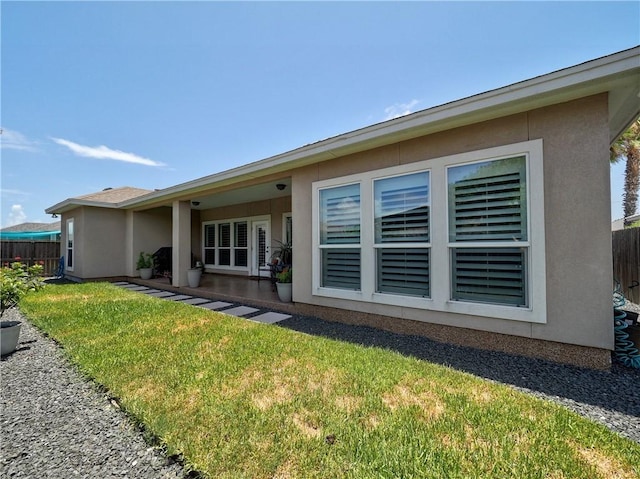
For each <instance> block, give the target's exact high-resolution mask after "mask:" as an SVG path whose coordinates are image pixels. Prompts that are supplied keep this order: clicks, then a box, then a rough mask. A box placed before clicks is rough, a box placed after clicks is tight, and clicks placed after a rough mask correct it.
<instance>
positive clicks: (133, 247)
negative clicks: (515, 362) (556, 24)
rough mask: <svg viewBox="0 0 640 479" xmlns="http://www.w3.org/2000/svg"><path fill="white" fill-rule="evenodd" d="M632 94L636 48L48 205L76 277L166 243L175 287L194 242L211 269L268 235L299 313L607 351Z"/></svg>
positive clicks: (553, 353)
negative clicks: (244, 160)
mask: <svg viewBox="0 0 640 479" xmlns="http://www.w3.org/2000/svg"><path fill="white" fill-rule="evenodd" d="M639 94H640V47H636V48H634V49H631V50H626V51H623V52H620V53H617V54H614V55H610V56H607V57H603V58H600V59H596V60H593V61H591V62H587V63H584V64H580V65H577V66H574V67H571V68H568V69H565V70H560V71H557V72H553V73H550V74H548V75H544V76H541V77H537V78H533V79H531V80H527V81H524V82H521V83H518V84H514V85H510V86H507V87H504V88H501V89H498V90H494V91H490V92H487V93H483V94H479V95H476V96H473V97H470V98H465V99H462V100H459V101H456V102H452V103H448V104H445V105H441V106H438V107H434V108H431V109H427V110H423V111H420V112H417V113H414V114H411V115H407V116H405V117H402V118H398V119H395V120H391V121H388V122H384V123H380V124H376V125H372V126H370V127H366V128H363V129H360V130H356V131H353V132H349V133H345V134H343V135H339V136H336V137H333V138H329V139H327V140H323V141H320V142H317V143H314V144H311V145H307V146H304V147H302V148H299V149H296V150H293V151H290V152H286V153H283V154H281V155H277V156H275V157H271V158H267V159H265V160H261V161H258V162H255V163H250V164H248V165H245V166H243V167H240V168H235V169H233V170H229V171H225V172H221V173H216V174H213V175H211V176H207V177H204V178H199V179H196V180H193V181H191V182H187V183H184V184H180V185H176V186H173V187H169V188H166V189H163V190H158V191H152V192H147V191H144V190H136V189H132V188H122V189H116V190H115V191H112V190H109V191H107V192H99V193H96V194H95V195H88V196H90V198H87V197H81V198H70V199H67V200H64V201H62V202H61V203H58V204H56V205H54V206H52V207H50V208H49V209H47V212H48V213H57V214H61V215H62V225H63V226H62V232H63V242H62V244H63V251H62V254H63V255H66V256H67V257H69V255H72V257H73V261H72V265H71V266H70V267H68V268H67V275H69V276H71V277H74V278H76V279H80V280H89V279H95V278H108V277H122V276H124V277H135V276H136V270H135V261H136V258H137V255H138V253H139V252H140V251H148V252H153V251H155V250H156V249H158V248H160V247H163V246H168V245H169V246H172V251H173V253H172V254H173V257H172V269H173V272H174V273H173V276H172V281H173V285H174V286H178V287H180V286H185V285H186V283H187V281H186V271H187V269H188V268H189V267H191V265H192V261H193V259H194V257H197V258H198V259H200V260H202V261H203V262H204V263H205V267H206V270H207V271H208V272H211V273H214V274H221V273H224V274H236V275H243V276H254V275H256V274H259V271H258V266H259V265H260V264H261V263H262V262H264V261H265V259H268V256H269V249H268V248H269V246H270V245H273V244H275V241H276V240H278V241H288V240H291V241H292V243H293V252H294V254H293V271H294V284H293V300H294V302H295V308H296V310H297V311H298V312H300V313H304V314H312V315H316V316H319V317H323V318H326V319H330V320H337V321H345V322H355V323H361V324H369V325H372V326H375V327H379V328H385V329H390V330H394V331H398V332H406V333H411V334H418V335H423V336H426V337H431V338H434V339H437V340H442V341H447V342H453V343H457V344H465V345H471V346H476V347H481V348H487V349H499V350H504V351H509V352H513V353H516V354H524V355H528V356H535V357H542V358H547V359H552V360H556V361H561V362H568V363H573V364H578V365H584V366H589V367H597V368H606V367H607V366H608V365H609V362H610V357H611V356H610V351H611V349H613V328H612V311H611V309H612V303H611V295H612V280H613V278H612V260H611V228H610V225H611V216H610V186H609V161H608V158H609V146H610V144H611V143H612V142H613V141H615V139H616V138H617V137H618V136H619V135H620V133H621V132H622V131H624V129H625V128H626V127H627V126H628V125H629V124H630V123H631V122H632V121H633V120H634V119H635V118H637V116H638V115H639V114H640V97H639ZM276 185H279V186H276ZM118 192H120V193H122V194H123V195H125V196H127V197H126V198H124V199H115V198H116V196H117V194H118ZM114 195H115V196H114ZM292 225H293V226H292ZM68 266H69V265H68Z"/></svg>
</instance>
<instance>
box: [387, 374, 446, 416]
mask: <svg viewBox="0 0 640 479" xmlns="http://www.w3.org/2000/svg"><path fill="white" fill-rule="evenodd" d="M424 387H425V383H424V382H417V383H414V384H412V385H409V384H407V383H406V382H403V383H400V384H397V385H396V386H395V387H394V388H393V390H391V391H388V392H386V393H384V394H383V395H382V402H383V403H384V404H385V405H386V406H387V407H388V408H389V409H391V410H392V411H395V410H397V409H398V408H407V407H412V406H415V407H417V408H418V409H420V411H421V412H422V417H423V419H425V420H427V421H433V420H435V419H438V418H439V417H440V416H441V415H442V414H443V413H444V411H445V405H444V403H443V402H442V400H441V399H440V397H439V396H438V395H437V394H435V393H433V392H432V391H430V390H428V389H424Z"/></svg>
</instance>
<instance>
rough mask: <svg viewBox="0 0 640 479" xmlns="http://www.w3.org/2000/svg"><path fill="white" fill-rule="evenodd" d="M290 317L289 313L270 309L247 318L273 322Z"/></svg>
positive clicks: (261, 321)
mask: <svg viewBox="0 0 640 479" xmlns="http://www.w3.org/2000/svg"><path fill="white" fill-rule="evenodd" d="M225 312H226V311H225ZM290 317H291V315H290V314H283V313H274V312H272V311H269V312H268V313H263V314H260V315H258V316H253V317H252V318H249V319H250V320H251V321H258V322H260V323H266V324H273V323H277V322H279V321H284V320H285V319H289V318H290Z"/></svg>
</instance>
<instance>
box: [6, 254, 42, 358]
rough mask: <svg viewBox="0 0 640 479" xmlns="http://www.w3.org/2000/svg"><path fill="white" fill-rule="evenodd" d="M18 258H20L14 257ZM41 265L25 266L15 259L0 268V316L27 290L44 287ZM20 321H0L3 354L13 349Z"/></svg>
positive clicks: (13, 306)
mask: <svg viewBox="0 0 640 479" xmlns="http://www.w3.org/2000/svg"><path fill="white" fill-rule="evenodd" d="M16 259H18V260H19V259H20V258H16ZM42 272H43V267H42V265H41V264H36V265H33V266H29V267H27V266H26V265H25V264H23V263H21V262H20V261H15V262H13V263H11V265H8V264H7V265H5V266H4V267H3V268H2V269H1V270H0V283H1V284H0V318H4V313H5V312H6V311H8V310H10V309H13V308H16V307H17V306H18V304H19V303H20V299H21V298H22V297H23V296H24V295H25V294H27V293H28V292H29V291H37V290H39V289H41V288H42V287H44V283H43V282H42ZM21 326H22V323H21V322H20V321H5V320H4V319H3V320H2V321H0V329H2V333H1V335H0V341H1V351H0V355H1V356H4V355H6V354H10V353H12V352H13V351H15V349H16V346H17V345H18V339H19V337H20V328H21Z"/></svg>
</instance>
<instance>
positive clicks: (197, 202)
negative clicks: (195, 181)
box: [191, 201, 200, 206]
mask: <svg viewBox="0 0 640 479" xmlns="http://www.w3.org/2000/svg"><path fill="white" fill-rule="evenodd" d="M191 204H192V205H193V206H198V205H199V204H200V202H199V201H192V202H191Z"/></svg>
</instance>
